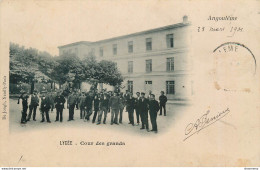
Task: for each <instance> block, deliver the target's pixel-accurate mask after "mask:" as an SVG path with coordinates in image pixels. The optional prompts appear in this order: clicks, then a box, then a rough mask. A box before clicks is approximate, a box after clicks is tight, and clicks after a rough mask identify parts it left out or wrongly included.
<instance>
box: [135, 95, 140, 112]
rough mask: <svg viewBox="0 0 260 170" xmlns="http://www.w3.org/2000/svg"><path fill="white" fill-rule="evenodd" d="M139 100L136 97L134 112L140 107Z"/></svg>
mask: <svg viewBox="0 0 260 170" xmlns="http://www.w3.org/2000/svg"><path fill="white" fill-rule="evenodd" d="M140 99H141V97H139V98H138V97H136V98H135V109H136V110H138V109H140V108H139V107H140Z"/></svg>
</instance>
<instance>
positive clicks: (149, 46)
mask: <svg viewBox="0 0 260 170" xmlns="http://www.w3.org/2000/svg"><path fill="white" fill-rule="evenodd" d="M150 50H152V38H146V51H150Z"/></svg>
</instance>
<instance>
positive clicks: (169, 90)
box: [127, 81, 175, 94]
mask: <svg viewBox="0 0 260 170" xmlns="http://www.w3.org/2000/svg"><path fill="white" fill-rule="evenodd" d="M152 84H153V82H152V81H145V86H147V87H149V86H152ZM133 88H134V85H133V81H128V82H127V89H128V91H129V92H131V93H133ZM145 88H146V87H145ZM166 94H175V82H174V81H166Z"/></svg>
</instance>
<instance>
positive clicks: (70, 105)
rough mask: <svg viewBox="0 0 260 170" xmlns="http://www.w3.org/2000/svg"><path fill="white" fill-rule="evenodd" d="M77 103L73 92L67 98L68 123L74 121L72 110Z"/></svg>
mask: <svg viewBox="0 0 260 170" xmlns="http://www.w3.org/2000/svg"><path fill="white" fill-rule="evenodd" d="M76 102H77V97H76V94H75V92H72V93H71V94H70V95H69V97H68V102H67V105H68V106H67V107H68V108H69V119H68V121H71V120H74V109H75V105H76Z"/></svg>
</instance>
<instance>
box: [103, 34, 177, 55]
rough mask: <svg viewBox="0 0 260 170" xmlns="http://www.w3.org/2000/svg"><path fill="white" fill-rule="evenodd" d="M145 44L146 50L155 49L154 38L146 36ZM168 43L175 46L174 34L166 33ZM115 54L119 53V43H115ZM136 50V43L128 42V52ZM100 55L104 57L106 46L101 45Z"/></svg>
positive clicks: (168, 46) (169, 45) (168, 45)
mask: <svg viewBox="0 0 260 170" xmlns="http://www.w3.org/2000/svg"><path fill="white" fill-rule="evenodd" d="M145 43H146V44H145V45H146V51H151V50H152V49H153V43H152V38H146V40H145ZM166 43H167V48H173V47H174V38H173V34H167V35H166ZM112 48H113V55H117V44H113V46H112ZM133 52H134V44H133V41H129V42H128V53H133ZM99 56H100V57H103V56H104V48H103V47H99Z"/></svg>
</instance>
